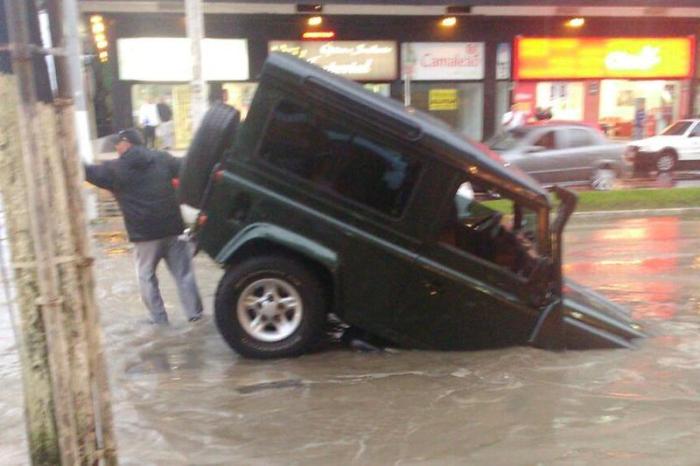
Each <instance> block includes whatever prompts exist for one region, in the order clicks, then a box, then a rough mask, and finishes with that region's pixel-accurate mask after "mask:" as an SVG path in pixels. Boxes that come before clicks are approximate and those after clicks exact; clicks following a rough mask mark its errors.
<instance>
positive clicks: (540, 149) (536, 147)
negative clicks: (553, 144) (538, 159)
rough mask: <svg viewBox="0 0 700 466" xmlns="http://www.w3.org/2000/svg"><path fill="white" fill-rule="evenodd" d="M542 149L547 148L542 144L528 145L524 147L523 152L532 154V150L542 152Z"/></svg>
mask: <svg viewBox="0 0 700 466" xmlns="http://www.w3.org/2000/svg"><path fill="white" fill-rule="evenodd" d="M544 150H547V148H546V147H544V146H528V147H527V148H525V152H526V153H528V154H532V153H534V152H542V151H544Z"/></svg>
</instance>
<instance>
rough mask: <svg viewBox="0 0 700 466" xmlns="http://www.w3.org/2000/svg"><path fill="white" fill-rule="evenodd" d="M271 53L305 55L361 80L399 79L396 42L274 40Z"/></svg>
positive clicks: (334, 71) (337, 72)
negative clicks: (397, 75)
mask: <svg viewBox="0 0 700 466" xmlns="http://www.w3.org/2000/svg"><path fill="white" fill-rule="evenodd" d="M268 51H269V52H282V53H288V54H290V55H294V56H295V57H299V58H302V59H304V60H306V61H308V62H309V63H313V64H314V65H317V66H320V67H321V68H323V69H325V70H326V71H330V72H331V73H335V74H339V75H341V76H344V77H346V78H348V79H355V80H358V81H391V80H394V79H396V65H397V60H396V42H393V41H360V40H337V41H333V42H318V41H276V40H275V41H270V42H269V43H268Z"/></svg>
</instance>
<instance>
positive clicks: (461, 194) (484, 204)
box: [438, 180, 541, 275]
mask: <svg viewBox="0 0 700 466" xmlns="http://www.w3.org/2000/svg"><path fill="white" fill-rule="evenodd" d="M453 202H454V204H453V205H452V206H451V209H450V211H449V212H448V213H447V219H446V221H445V223H444V224H443V225H442V226H441V230H440V233H439V236H438V242H439V243H442V244H445V245H448V246H450V247H453V248H456V249H458V250H460V251H462V252H465V253H468V254H471V255H474V256H477V257H479V258H481V259H484V260H487V261H489V262H492V263H494V264H496V265H497V266H500V267H502V268H504V269H506V270H509V271H511V272H514V273H518V274H521V273H522V274H523V275H527V274H528V273H529V272H528V271H530V270H532V268H533V266H535V265H536V262H537V261H538V259H537V257H536V256H537V251H538V250H540V247H541V245H539V244H538V243H537V241H538V238H539V237H540V234H539V231H538V228H539V222H538V221H537V213H536V212H534V211H532V210H529V209H527V208H525V207H524V206H521V205H518V204H517V203H516V202H515V201H513V200H511V199H508V198H507V197H505V196H504V197H500V198H498V199H497V200H487V199H484V198H483V196H482V197H479V196H477V195H476V194H475V192H474V189H473V184H472V183H471V182H470V180H463V181H462V183H461V184H460V185H459V187H458V189H457V191H456V193H455V195H454V201H453Z"/></svg>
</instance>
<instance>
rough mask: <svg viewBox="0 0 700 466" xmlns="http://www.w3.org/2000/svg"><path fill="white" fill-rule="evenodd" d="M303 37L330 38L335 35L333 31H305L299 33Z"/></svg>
mask: <svg viewBox="0 0 700 466" xmlns="http://www.w3.org/2000/svg"><path fill="white" fill-rule="evenodd" d="M301 37H303V38H304V39H326V40H328V39H332V38H334V37H335V32H333V31H306V32H305V33H304V34H302V35H301Z"/></svg>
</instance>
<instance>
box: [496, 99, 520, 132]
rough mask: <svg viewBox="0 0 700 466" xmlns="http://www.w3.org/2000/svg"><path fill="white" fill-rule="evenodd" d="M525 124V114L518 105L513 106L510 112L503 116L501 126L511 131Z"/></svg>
mask: <svg viewBox="0 0 700 466" xmlns="http://www.w3.org/2000/svg"><path fill="white" fill-rule="evenodd" d="M524 124H525V112H523V111H521V110H520V109H519V108H518V106H517V105H516V104H513V105H511V107H510V110H509V111H508V112H506V113H504V114H503V118H502V119H501V125H502V126H503V129H505V130H510V129H513V128H517V127H519V126H522V125H524Z"/></svg>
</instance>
